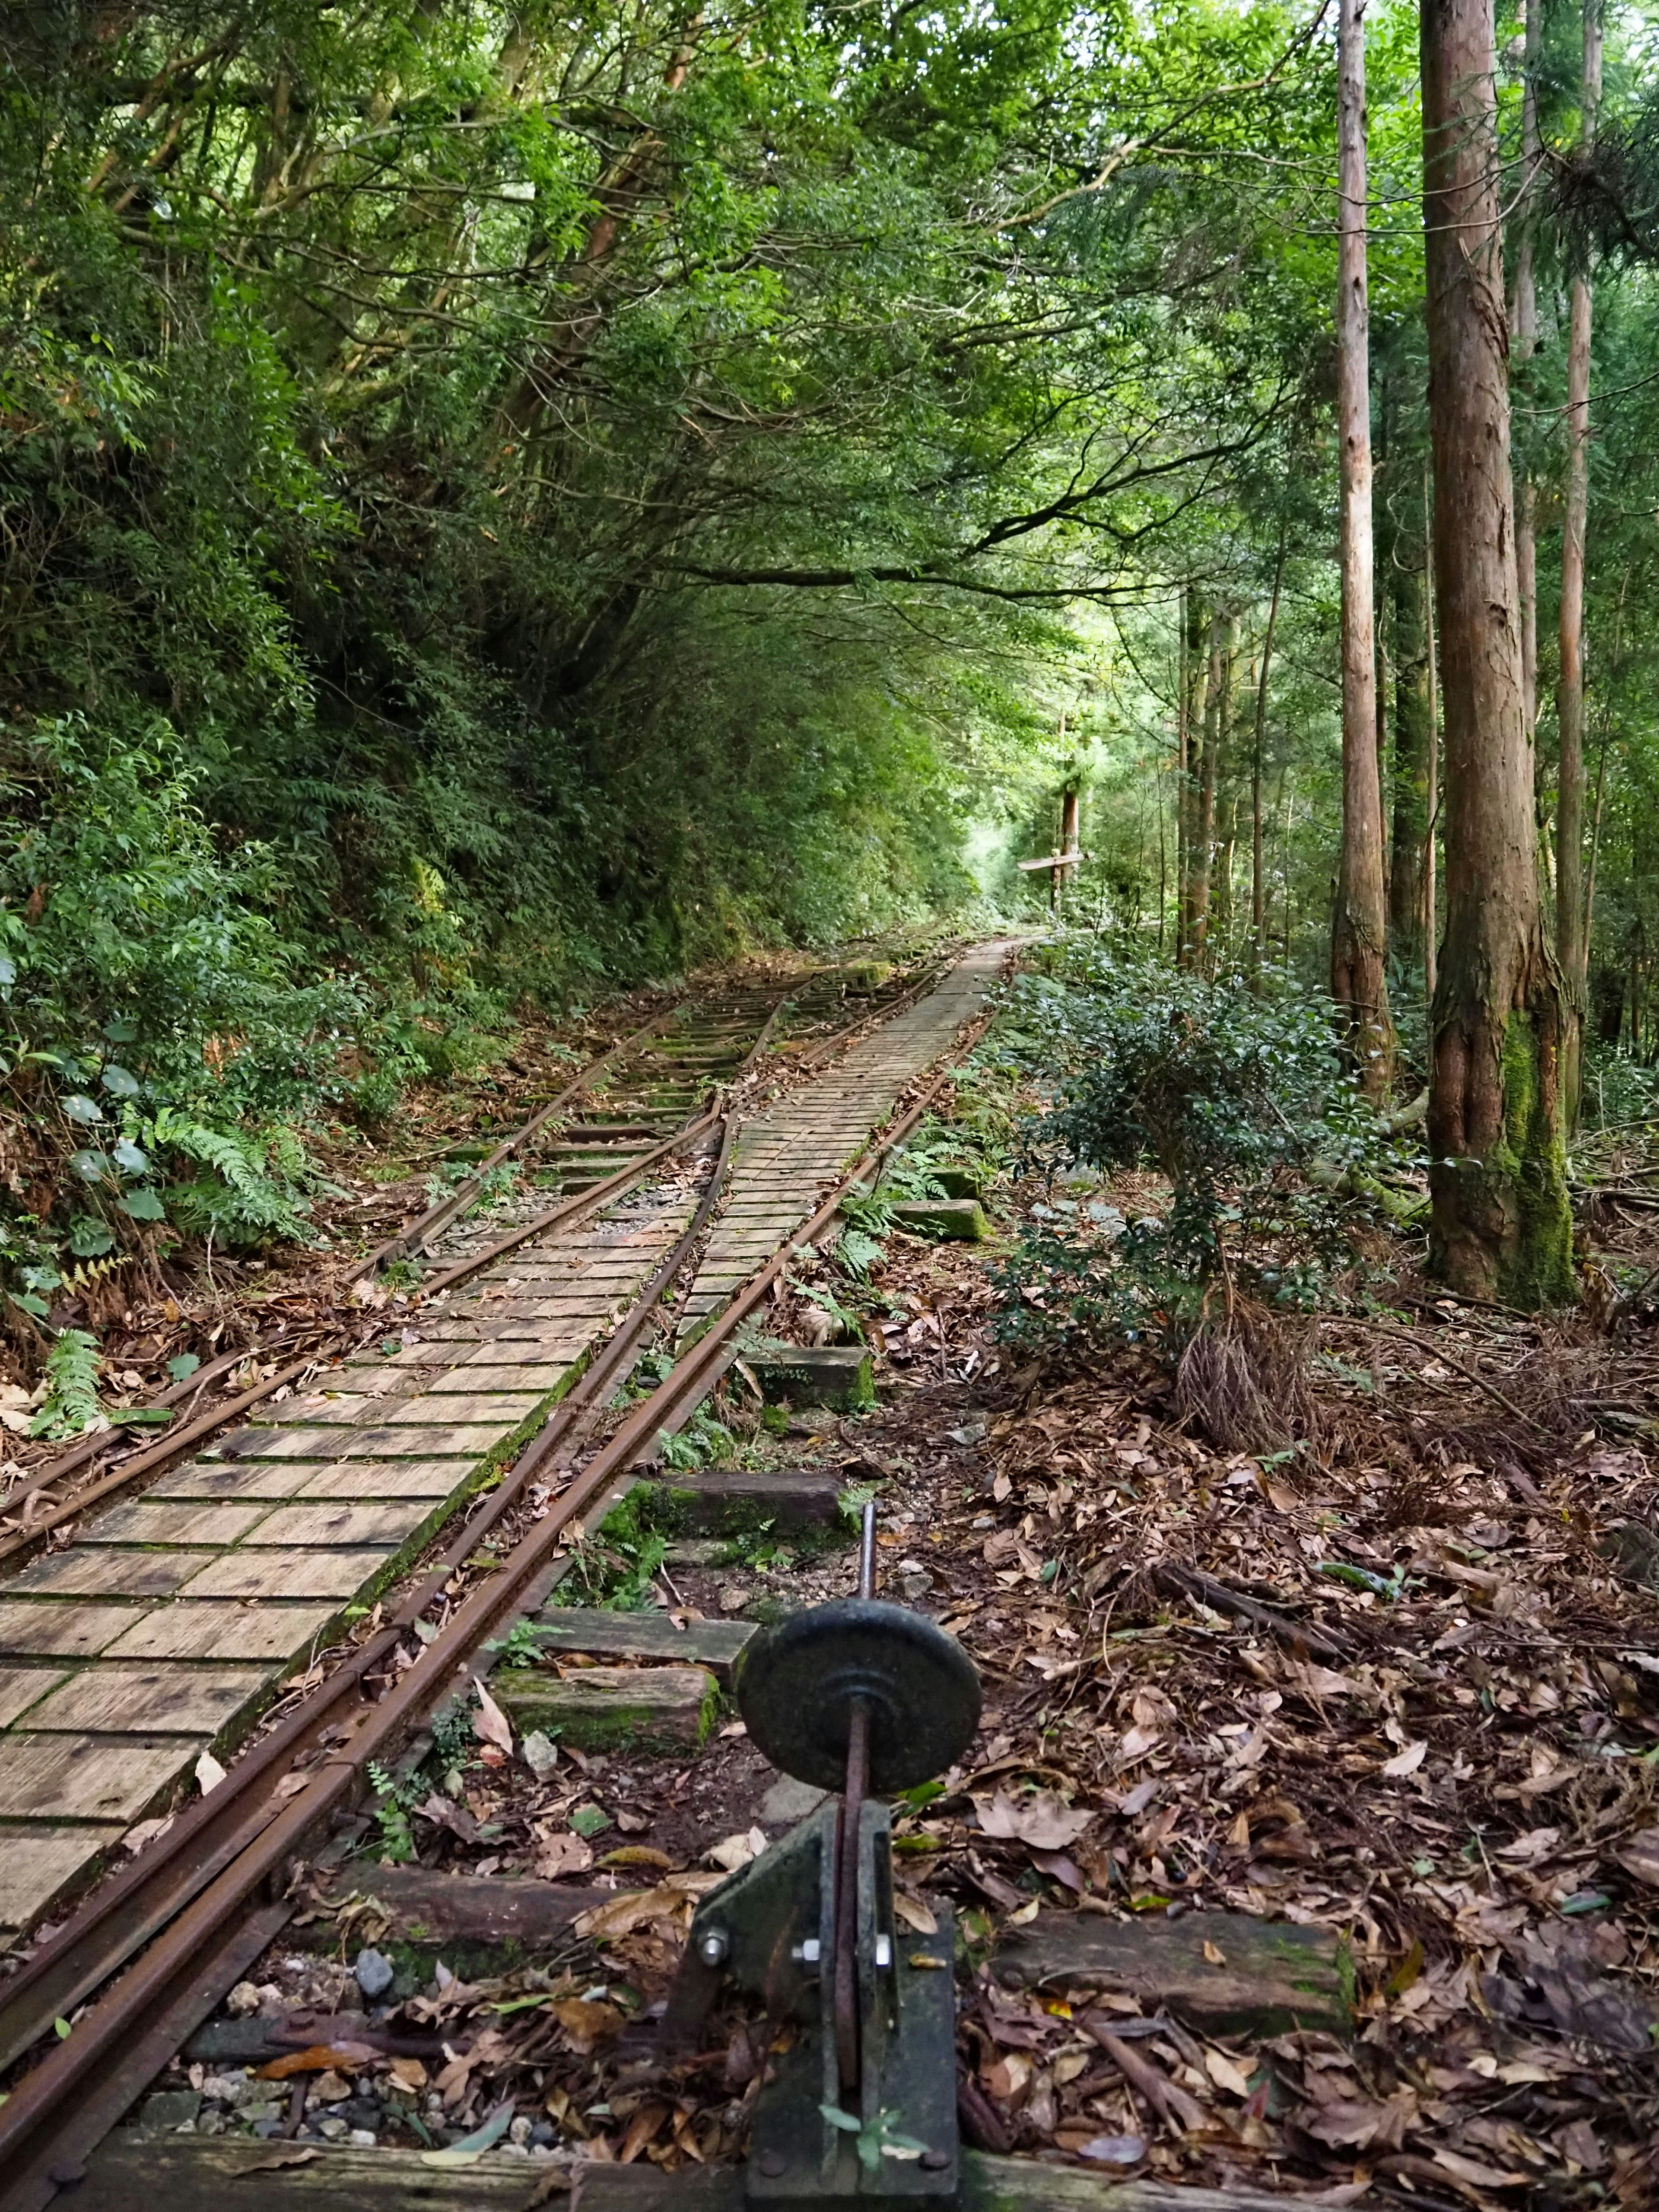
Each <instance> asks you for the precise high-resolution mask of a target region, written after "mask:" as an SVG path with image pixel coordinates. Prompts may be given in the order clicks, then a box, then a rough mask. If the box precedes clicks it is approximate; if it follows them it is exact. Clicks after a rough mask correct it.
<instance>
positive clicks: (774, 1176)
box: [680, 943, 1010, 1340]
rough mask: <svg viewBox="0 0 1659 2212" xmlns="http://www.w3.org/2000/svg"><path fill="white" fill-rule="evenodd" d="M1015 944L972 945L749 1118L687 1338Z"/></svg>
mask: <svg viewBox="0 0 1659 2212" xmlns="http://www.w3.org/2000/svg"><path fill="white" fill-rule="evenodd" d="M1009 949H1010V948H1009V946H1008V945H1006V944H1000V943H988V944H985V945H975V946H973V947H972V948H971V949H970V950H969V951H967V952H966V953H964V954H963V957H962V958H961V959H960V960H959V961H957V963H956V964H955V965H954V967H952V969H951V971H950V973H949V974H948V975H945V977H944V978H943V979H942V980H941V981H940V982H939V985H938V986H937V987H936V988H935V989H933V990H932V991H930V992H929V993H928V994H927V997H926V998H924V999H920V1000H917V1002H916V1004H915V1006H910V1007H908V1008H907V1009H906V1011H905V1012H903V1013H902V1014H897V1015H895V1017H894V1018H893V1019H892V1020H891V1021H890V1022H887V1023H885V1024H884V1025H883V1026H882V1027H881V1028H880V1029H878V1030H875V1031H874V1032H873V1033H872V1035H871V1036H866V1037H865V1038H863V1039H862V1040H860V1042H859V1043H857V1044H856V1045H854V1047H853V1048H851V1050H850V1051H848V1052H846V1053H844V1054H842V1056H841V1058H840V1059H839V1060H836V1063H835V1065H834V1066H832V1067H830V1068H828V1069H826V1070H825V1072H824V1073H823V1075H822V1076H820V1077H819V1078H818V1079H817V1082H815V1083H813V1084H812V1085H810V1086H809V1087H808V1088H807V1089H805V1090H803V1091H799V1092H798V1093H797V1094H796V1095H795V1096H794V1097H791V1098H787V1099H786V1100H784V1101H783V1103H781V1105H779V1106H777V1107H775V1108H774V1109H773V1110H772V1112H771V1113H769V1114H765V1115H760V1116H758V1117H757V1119H756V1120H755V1121H750V1122H749V1123H747V1124H746V1125H745V1126H744V1129H743V1132H742V1133H741V1135H740V1136H739V1137H738V1142H737V1146H736V1148H735V1152H734V1156H733V1158H732V1168H731V1172H730V1175H729V1176H728V1178H727V1183H726V1189H727V1194H728V1195H727V1198H726V1203H725V1205H724V1206H722V1207H721V1209H720V1214H719V1215H718V1217H717V1218H716V1220H715V1222H714V1229H713V1231H712V1232H711V1234H710V1237H709V1240H708V1249H707V1251H706V1252H705V1254H704V1256H703V1261H702V1267H700V1268H699V1269H698V1272H697V1279H696V1283H695V1284H694V1285H692V1288H691V1290H690V1293H689V1295H688V1296H687V1298H686V1300H685V1303H684V1306H683V1307H682V1309H681V1320H680V1334H681V1338H682V1340H684V1338H685V1337H686V1336H687V1335H688V1334H690V1332H691V1331H693V1330H694V1329H695V1328H696V1327H697V1325H698V1324H699V1323H700V1322H704V1321H706V1320H707V1319H708V1316H710V1315H711V1314H713V1313H714V1312H716V1311H717V1310H719V1309H720V1307H721V1306H723V1305H724V1304H726V1300H727V1299H728V1298H729V1297H732V1294H733V1293H734V1292H735V1291H737V1290H738V1288H739V1287H740V1286H741V1285H743V1284H744V1283H746V1282H747V1281H748V1279H749V1278H750V1275H752V1274H753V1273H754V1272H755V1270H756V1269H757V1267H761V1266H763V1264H764V1263H765V1261H767V1260H768V1259H769V1257H770V1256H771V1255H772V1254H773V1253H774V1252H775V1251H776V1250H777V1249H778V1247H779V1245H780V1244H781V1243H783V1241H784V1239H785V1238H786V1237H788V1236H790V1235H791V1234H792V1233H793V1231H795V1230H797V1229H799V1226H800V1225H801V1224H802V1222H804V1221H807V1220H810V1219H811V1217H812V1215H813V1214H814V1213H815V1212H817V1208H818V1207H819V1206H820V1205H821V1204H822V1203H823V1198H824V1195H825V1194H826V1193H827V1192H828V1191H829V1189H830V1188H832V1186H833V1185H834V1184H835V1183H836V1182H838V1181H839V1179H840V1178H841V1177H842V1176H844V1175H845V1174H846V1172H847V1170H848V1167H850V1166H851V1164H852V1163H853V1162H854V1159H855V1158H857V1157H858V1154H859V1152H860V1151H861V1150H862V1149H863V1146H864V1144H865V1141H866V1138H867V1137H868V1136H869V1134H870V1132H871V1131H872V1129H875V1128H878V1127H879V1126H880V1125H881V1124H882V1123H883V1122H884V1121H886V1120H887V1118H888V1116H889V1115H890V1114H891V1112H892V1110H893V1108H894V1107H895V1105H896V1103H897V1102H898V1100H899V1097H900V1096H901V1094H902V1092H903V1091H905V1089H906V1088H907V1087H908V1085H909V1084H911V1083H912V1082H914V1080H915V1078H916V1076H917V1075H918V1074H920V1073H921V1071H922V1070H923V1069H924V1068H927V1067H929V1066H932V1065H933V1062H934V1061H935V1060H938V1058H939V1055H940V1054H942V1053H943V1052H945V1050H946V1049H947V1048H948V1047H949V1045H950V1043H951V1039H952V1038H953V1037H954V1036H955V1035H956V1033H957V1030H959V1029H960V1028H961V1027H962V1025H963V1023H964V1022H967V1021H971V1020H972V1018H973V1017H974V1016H975V1014H976V1013H977V1012H979V1011H980V1009H981V1006H983V1005H984V1003H985V999H986V996H987V993H988V992H989V990H990V987H991V986H992V984H993V982H994V981H995V979H996V975H997V973H998V970H999V969H1000V967H1001V965H1002V963H1003V961H1004V960H1005V959H1006V957H1007V954H1008V951H1009Z"/></svg>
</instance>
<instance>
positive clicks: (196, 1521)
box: [76, 1498, 270, 1550]
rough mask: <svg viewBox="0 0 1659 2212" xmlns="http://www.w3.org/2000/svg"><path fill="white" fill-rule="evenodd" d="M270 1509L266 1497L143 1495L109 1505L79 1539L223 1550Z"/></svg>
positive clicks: (245, 1532)
mask: <svg viewBox="0 0 1659 2212" xmlns="http://www.w3.org/2000/svg"><path fill="white" fill-rule="evenodd" d="M269 1512H270V1501H269V1500H267V1499H263V1498H262V1499H254V1500H251V1501H250V1500H246V1499H245V1500H242V1501H240V1502H238V1503H236V1504H225V1503H224V1502H223V1501H222V1500H221V1501H220V1502H218V1503H217V1504H199V1505H198V1504H190V1503H189V1502H188V1501H185V1500H173V1499H166V1500H161V1499H154V1498H137V1499H135V1500H134V1501H132V1502H131V1504H125V1505H113V1506H112V1507H111V1508H110V1510H109V1511H108V1512H107V1513H105V1514H103V1515H101V1516H100V1517H99V1518H98V1519H97V1520H95V1521H94V1522H92V1523H91V1525H90V1526H89V1527H88V1528H83V1529H82V1532H81V1534H80V1536H79V1537H78V1538H77V1540H76V1541H78V1542H80V1543H82V1544H194V1545H204V1546H208V1547H211V1548H212V1549H214V1550H221V1549H222V1548H223V1547H224V1546H225V1545H227V1544H234V1543H239V1542H240V1540H241V1539H242V1538H243V1537H244V1536H246V1534H247V1532H248V1530H249V1529H250V1528H252V1527H253V1526H254V1525H255V1523H256V1522H258V1521H260V1520H262V1519H263V1518H264V1516H265V1515H266V1514H267V1513H269Z"/></svg>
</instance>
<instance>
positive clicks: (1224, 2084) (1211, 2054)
mask: <svg viewBox="0 0 1659 2212" xmlns="http://www.w3.org/2000/svg"><path fill="white" fill-rule="evenodd" d="M1205 1948H1206V1950H1208V1949H1211V1948H1213V1947H1212V1946H1211V1945H1209V1944H1206V1946H1205ZM1204 2071H1205V2072H1206V2074H1207V2075H1209V2077H1210V2079H1211V2081H1213V2082H1214V2083H1215V2085H1216V2087H1217V2088H1218V2089H1225V2090H1226V2091H1227V2092H1228V2093H1229V2094H1230V2095H1231V2096H1234V2097H1248V2096H1249V2093H1250V2077H1249V2075H1248V2074H1247V2073H1246V2072H1245V2071H1244V2069H1243V2067H1242V2066H1241V2065H1240V2064H1239V2063H1238V2062H1237V2059H1234V2058H1229V2057H1228V2056H1227V2054H1226V2052H1225V2051H1212V2050H1211V2049H1210V2048H1209V2047H1208V2045H1206V2047H1205V2051H1204Z"/></svg>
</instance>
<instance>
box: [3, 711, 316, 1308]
mask: <svg viewBox="0 0 1659 2212" xmlns="http://www.w3.org/2000/svg"><path fill="white" fill-rule="evenodd" d="M192 790H193V779H192V777H191V774H190V773H189V772H188V771H186V769H185V768H184V767H183V765H182V764H181V762H180V759H179V750H178V747H177V744H176V743H175V741H174V739H173V734H172V732H171V731H170V730H169V729H168V727H167V725H166V724H165V723H163V722H161V720H159V719H155V720H151V721H150V722H149V725H148V726H146V727H145V728H144V729H143V731H142V732H139V733H138V734H137V736H133V737H120V738H118V737H112V736H110V735H109V734H107V733H106V732H99V731H97V730H94V728H93V727H91V726H89V725H88V723H87V722H86V721H85V720H82V719H81V718H78V717H72V716H71V717H66V718H64V719H62V720H58V721H56V722H53V723H50V724H45V725H41V726H37V727H36V728H35V730H34V731H33V733H32V735H30V736H29V737H28V738H20V737H18V736H17V735H16V734H15V733H14V734H13V735H12V737H11V738H9V740H7V741H6V743H5V744H4V747H3V750H0V804H3V805H4V807H5V808H6V811H7V813H8V816H9V825H10V829H11V833H12V834H11V837H10V840H9V843H8V845H7V846H6V848H5V849H4V850H3V852H0V954H3V958H0V994H3V1000H4V1028H3V1034H0V1074H3V1076H4V1078H5V1079H6V1086H7V1089H6V1100H5V1109H4V1110H5V1111H6V1113H7V1114H8V1115H9V1118H10V1119H11V1121H13V1124H14V1132H15V1137H16V1139H17V1149H18V1150H19V1151H20V1152H22V1153H23V1154H24V1155H25V1156H26V1157H28V1158H31V1159H32V1161H33V1164H35V1166H36V1168H37V1170H39V1171H40V1180H41V1182H44V1183H45V1185H46V1188H52V1186H53V1185H55V1187H56V1188H55V1191H54V1194H53V1196H54V1202H53V1203H52V1206H51V1207H50V1209H49V1211H47V1212H44V1213H40V1214H35V1215H25V1213H24V1212H23V1209H22V1208H21V1207H17V1208H15V1209H13V1217H12V1220H11V1223H10V1227H9V1236H8V1237H7V1244H8V1247H9V1249H8V1252H7V1255H6V1256H8V1257H9V1258H10V1259H11V1260H12V1261H13V1263H14V1264H13V1278H12V1279H13V1287H14V1289H21V1291H23V1292H24V1294H25V1295H26V1296H28V1297H34V1298H36V1299H38V1297H39V1294H40V1291H43V1290H52V1289H54V1288H56V1287H58V1284H59V1283H60V1282H61V1281H62V1280H63V1279H64V1278H65V1277H66V1276H67V1275H68V1274H69V1273H70V1267H69V1265H68V1262H69V1261H72V1260H76V1259H79V1260H86V1259H92V1258H96V1257H98V1256H100V1255H103V1254H106V1253H109V1252H111V1251H112V1250H115V1249H128V1248H131V1247H132V1246H133V1245H134V1244H135V1243H137V1242H138V1241H139V1239H140V1238H141V1237H142V1236H143V1232H144V1231H146V1230H149V1231H152V1233H155V1234H164V1233H165V1231H166V1229H167V1227H168V1226H169V1225H170V1226H171V1227H172V1228H173V1229H174V1230H181V1231H193V1232H197V1233H203V1234H206V1233H211V1234H212V1235H213V1236H215V1237H216V1238H217V1239H218V1240H219V1241H221V1242H227V1243H241V1242H247V1241H250V1240H252V1239H256V1238H259V1237H270V1236H276V1237H302V1236H303V1235H304V1234H305V1233H306V1231H305V1218H304V1217H305V1214H306V1212H307V1188H308V1186H309V1184H310V1182H311V1181H312V1171H311V1169H310V1166H309V1163H308V1161H307V1156H306V1153H305V1151H304V1148H303V1146H302V1144H301V1140H300V1138H299V1136H298V1134H297V1133H296V1130H297V1128H298V1127H303V1124H304V1122H305V1121H306V1120H307V1118H308V1117H309V1116H310V1115H313V1114H314V1112H315V1111H316V1109H317V1108H318V1105H319V1102H321V1101H322V1100H323V1099H324V1098H325V1097H326V1096H327V1095H328V1091H329V1089H330V1086H331V1083H332V1082H333V1081H334V1079H335V1074H336V1070H337V1063H338V1059H339V1054H340V1050H341V1047H342V1044H343V1042H346V1041H347V1040H348V1039H349V1036H350V1035H351V1030H352V1024H353V1023H354V1021H355V1019H356V1015H357V1012H358V1009H359V1001H358V999H357V997H356V994H354V993H353V992H352V991H351V990H350V989H349V987H347V986H346V985H345V984H343V982H341V981H338V980H337V979H336V978H332V977H324V978H323V979H321V980H320V981H309V982H307V981H303V980H302V979H301V976H300V975H299V974H298V972H297V955H296V953H295V950H294V948H293V947H292V946H291V945H288V944H286V943H285V942H284V941H283V939H282V937H281V936H280V934H279V933H278V931H277V929H276V926H275V924H274V922H273V921H272V920H271V918H270V913H269V912H268V911H267V908H269V906H270V902H271V901H272V899H273V898H274V897H275V896H276V884H275V879H274V873H273V864H272V862H271V860H270V856H269V855H268V854H265V853H264V852H263V851H261V850H260V849H259V848H256V847H251V846H244V847H243V848H240V850H238V851H236V852H234V854H231V855H229V856H228V857H226V856H225V855H223V854H222V853H221V852H220V850H219V849H218V848H217V846H216V842H215V840H214V838H213V836H212V835H211V833H210V830H209V828H208V826H207V823H206V822H205V821H204V818H203V817H202V815H201V813H200V812H199V811H198V810H197V806H196V805H195V803H194V800H193V798H192ZM26 1247H27V1249H25V1248H26Z"/></svg>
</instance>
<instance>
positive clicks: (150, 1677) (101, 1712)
mask: <svg viewBox="0 0 1659 2212" xmlns="http://www.w3.org/2000/svg"><path fill="white" fill-rule="evenodd" d="M268 1679H269V1675H268V1672H267V1670H266V1669H264V1668H254V1667H214V1668H207V1667H180V1666H168V1665H166V1664H161V1663H158V1664H156V1665H154V1666H149V1667H137V1666H132V1667H112V1666H108V1665H104V1666H98V1667H88V1668H82V1671H81V1672H80V1673H79V1674H74V1675H71V1676H70V1680H68V1681H67V1682H65V1683H64V1686H63V1687H62V1688H61V1689H58V1690H54V1691H53V1692H52V1695H51V1696H50V1697H49V1698H48V1699H46V1702H45V1704H44V1705H37V1706H36V1707H35V1708H34V1710H33V1711H32V1712H31V1713H30V1715H29V1719H28V1724H29V1727H30V1729H32V1730H33V1729H50V1730H53V1731H58V1730H63V1729H78V1730H84V1731H85V1732H87V1733H88V1734H93V1735H96V1734H98V1733H100V1732H102V1733H104V1734H106V1735H109V1734H120V1733H137V1734H139V1735H190V1736H213V1735H217V1734H218V1733H219V1731H220V1729H222V1728H223V1727H224V1726H225V1725H226V1723H228V1721H230V1720H231V1719H232V1718H233V1717H234V1716H235V1714H236V1713H238V1712H239V1711H240V1710H241V1708H242V1707H243V1706H244V1705H246V1703H247V1702H248V1700H249V1699H251V1698H255V1697H257V1696H258V1693H259V1692H260V1690H261V1689H262V1688H263V1687H264V1684H265V1682H266V1681H267V1680H268Z"/></svg>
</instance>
